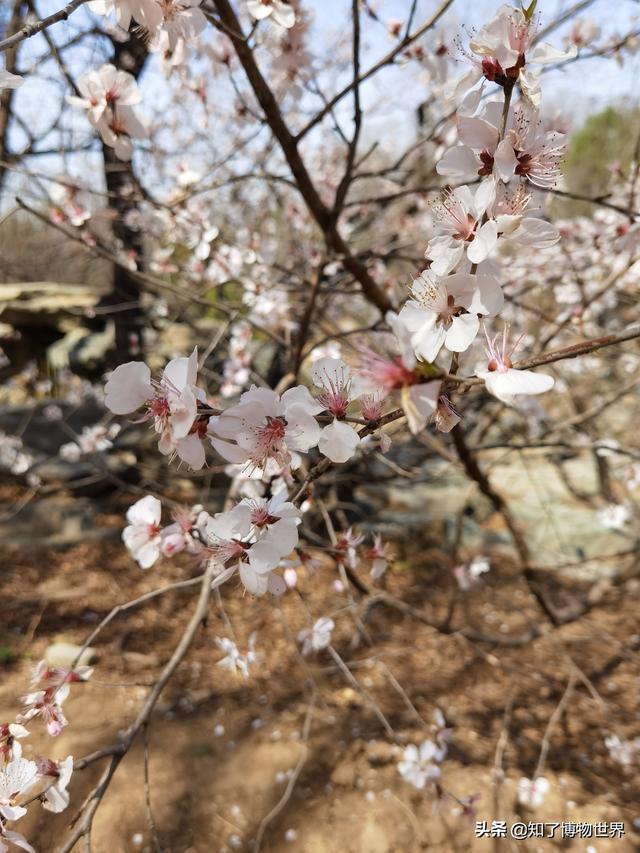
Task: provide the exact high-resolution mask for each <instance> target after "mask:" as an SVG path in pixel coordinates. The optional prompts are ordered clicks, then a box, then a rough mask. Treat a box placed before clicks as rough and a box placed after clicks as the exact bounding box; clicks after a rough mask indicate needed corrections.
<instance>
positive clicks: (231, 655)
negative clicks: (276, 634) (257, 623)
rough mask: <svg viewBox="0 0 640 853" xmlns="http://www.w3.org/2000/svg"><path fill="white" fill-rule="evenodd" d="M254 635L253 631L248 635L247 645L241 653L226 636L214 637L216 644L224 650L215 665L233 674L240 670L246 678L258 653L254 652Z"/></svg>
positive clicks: (255, 635) (255, 661) (256, 659)
mask: <svg viewBox="0 0 640 853" xmlns="http://www.w3.org/2000/svg"><path fill="white" fill-rule="evenodd" d="M256 637H257V634H256V633H255V631H254V632H253V633H252V634H251V636H250V637H249V645H248V647H247V651H246V652H245V654H244V655H243V654H241V653H240V651H239V649H238V647H237V645H236V644H235V643H234V642H233V640H230V639H229V638H228V637H216V645H217V646H218V647H219V648H220V649H221V650H222V651H223V652H225V653H226V654H225V657H223V658H222V660H219V661H218V663H217V665H218V666H220V667H222V668H223V669H227V670H228V671H229V672H231V673H233V674H234V675H235V673H236V672H240V674H241V675H242V676H244V678H248V677H249V674H250V669H251V667H252V666H253V664H255V663H257V662H258V653H257V652H256Z"/></svg>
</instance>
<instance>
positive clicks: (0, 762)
mask: <svg viewBox="0 0 640 853" xmlns="http://www.w3.org/2000/svg"><path fill="white" fill-rule="evenodd" d="M91 673H92V670H91V669H90V668H89V667H86V666H80V667H77V668H76V669H66V668H64V667H51V666H49V664H48V663H47V662H46V661H41V662H40V663H39V664H38V665H37V666H36V668H35V670H34V673H33V679H32V683H31V687H32V688H34V689H33V690H32V692H31V693H28V694H27V695H26V696H24V697H23V699H22V702H23V704H24V706H25V709H24V711H23V712H22V713H21V714H18V716H17V717H16V719H15V722H12V723H1V724H0V853H5V851H7V850H8V849H9V846H8V845H9V844H13V845H15V846H16V847H20V848H21V849H23V850H27V851H28V853H35V851H34V849H33V847H32V846H31V845H30V844H29V842H28V841H27V840H26V839H25V838H24V836H23V835H21V834H20V833H19V832H16V831H15V830H13V829H9V828H8V826H7V824H8V823H12V822H14V821H17V820H19V819H20V818H22V817H24V816H25V815H26V814H27V806H28V805H29V803H31V802H33V801H35V800H39V801H40V802H41V803H42V806H43V808H45V809H46V810H47V811H50V812H56V813H57V812H62V811H64V810H65V809H66V808H67V806H68V805H69V793H68V791H67V787H68V785H69V782H70V780H71V775H72V773H73V756H71V755H68V756H67V757H66V758H64V759H62V760H61V761H52V760H51V759H50V758H45V757H43V756H40V755H36V756H35V757H34V758H33V759H28V758H25V757H24V755H23V751H22V744H21V740H22V739H24V738H26V737H28V736H29V730H28V729H27V728H26V726H25V723H29V722H30V721H31V720H33V719H35V718H39V719H41V720H42V722H43V723H44V724H45V728H46V731H47V733H48V734H49V735H50V736H51V737H56V736H57V735H59V734H60V732H61V731H62V729H63V728H64V727H65V726H66V725H67V720H66V718H65V716H64V713H63V711H62V705H63V703H64V701H65V700H66V698H67V697H68V695H69V691H70V685H71V684H73V683H77V682H82V681H87V679H89V678H90V677H91Z"/></svg>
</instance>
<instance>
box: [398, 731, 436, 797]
mask: <svg viewBox="0 0 640 853" xmlns="http://www.w3.org/2000/svg"><path fill="white" fill-rule="evenodd" d="M444 757H445V751H444V750H443V749H441V748H440V747H439V746H437V745H436V744H435V743H434V742H433V741H432V740H424V741H423V742H422V743H421V744H420V746H419V747H418V746H416V745H415V744H412V743H410V744H409V745H408V746H407V747H405V750H404V752H403V755H402V761H401V762H400V763H399V764H398V773H399V774H400V775H401V776H402V778H403V779H404V780H405V782H408V783H409V784H410V785H413V787H414V788H417V789H418V790H419V791H421V790H422V789H423V788H424V787H425V786H426V785H427V784H428V783H429V782H435V781H437V780H438V779H439V778H440V768H439V767H438V762H440V761H442V760H443V758H444Z"/></svg>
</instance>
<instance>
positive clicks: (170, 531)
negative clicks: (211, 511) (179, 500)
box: [160, 504, 208, 557]
mask: <svg viewBox="0 0 640 853" xmlns="http://www.w3.org/2000/svg"><path fill="white" fill-rule="evenodd" d="M171 514H172V517H173V519H174V521H173V524H169V525H168V526H167V527H163V529H162V530H161V531H160V551H161V552H162V555H163V556H164V557H173V556H174V555H175V554H179V553H180V552H181V551H187V553H189V554H200V553H201V551H202V549H203V548H204V545H203V543H202V539H201V533H202V529H203V526H204V523H205V522H204V519H203V515H204V516H206V517H207V518H208V516H207V514H206V513H203V510H202V507H201V506H200V505H199V504H198V505H196V506H194V507H192V508H191V509H188V508H178V509H174V510H173V511H172V513H171Z"/></svg>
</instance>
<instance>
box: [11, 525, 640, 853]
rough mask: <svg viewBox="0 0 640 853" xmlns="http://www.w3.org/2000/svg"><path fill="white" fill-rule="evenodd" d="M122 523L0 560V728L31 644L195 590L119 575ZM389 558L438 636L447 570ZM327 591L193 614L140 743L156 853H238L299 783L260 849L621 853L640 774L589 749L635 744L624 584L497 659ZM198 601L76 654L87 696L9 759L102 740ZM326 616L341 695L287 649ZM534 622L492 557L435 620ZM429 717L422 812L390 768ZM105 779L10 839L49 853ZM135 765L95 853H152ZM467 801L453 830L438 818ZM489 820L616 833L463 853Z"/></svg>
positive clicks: (134, 759) (400, 590)
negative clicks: (438, 735) (84, 655)
mask: <svg viewBox="0 0 640 853" xmlns="http://www.w3.org/2000/svg"><path fill="white" fill-rule="evenodd" d="M121 519H122V514H121V513H120V511H119V510H117V509H116V510H114V512H113V513H112V514H106V515H103V516H101V518H100V524H101V525H102V526H103V527H104V528H105V534H106V536H105V538H104V540H101V541H93V542H89V543H85V544H80V545H76V546H74V547H71V548H67V549H63V550H54V551H46V552H39V551H36V550H29V551H24V550H19V551H16V550H12V549H11V548H8V549H4V548H3V550H4V557H5V558H4V559H3V563H4V565H3V568H2V576H3V579H2V590H3V592H2V635H1V636H0V647H1V650H2V661H3V663H2V669H1V673H2V679H1V685H0V720H5V719H12V718H13V716H14V715H15V713H16V711H17V710H18V697H19V696H20V695H21V694H22V693H24V692H25V690H26V689H27V687H28V683H29V678H30V668H31V667H32V665H33V663H34V662H36V661H37V660H39V659H40V658H41V657H43V656H44V654H45V651H46V649H47V647H48V645H49V644H50V643H52V642H54V641H57V640H65V641H70V642H75V643H81V642H82V641H83V640H84V639H85V637H86V636H87V635H88V633H89V632H90V630H91V629H92V627H93V626H94V625H95V623H96V622H97V621H98V620H99V619H100V618H102V617H103V616H104V615H106V613H107V612H108V611H109V610H110V609H111V608H112V607H113V606H114V605H116V604H118V603H121V602H124V601H127V600H129V599H132V598H134V597H136V596H138V595H140V594H142V593H144V592H146V591H149V590H151V589H154V588H157V587H159V586H162V585H164V584H167V583H170V582H172V581H174V580H178V579H180V578H182V577H188V576H190V575H192V574H195V573H197V571H198V570H197V568H196V567H195V566H193V565H191V564H190V563H189V560H188V558H185V559H183V560H177V561H174V562H173V563H168V562H165V563H160V564H157V565H156V566H155V567H154V568H152V569H151V570H149V571H147V572H143V571H141V570H140V569H138V567H137V566H136V565H135V563H134V562H133V561H132V560H131V559H130V558H129V557H128V555H127V554H126V552H125V551H124V549H123V547H122V546H121V544H120V542H119V540H118V538H117V537H118V535H119V529H120V526H121ZM396 550H397V552H398V557H399V559H398V561H397V562H396V564H395V566H394V568H393V569H392V570H391V571H390V572H389V573H388V576H387V578H386V580H385V585H386V589H387V590H388V591H389V592H391V593H393V594H394V595H395V596H398V597H399V598H401V599H402V600H404V601H405V602H408V603H409V604H410V605H411V606H412V607H413V608H416V609H417V610H419V611H421V612H424V613H426V614H428V615H429V617H430V618H434V619H436V620H439V619H442V618H443V617H444V615H445V613H446V611H447V608H448V606H449V602H450V600H451V596H452V592H453V589H454V587H453V580H452V576H451V564H450V558H449V557H448V556H447V555H446V554H444V553H442V552H441V551H439V550H438V549H437V548H435V547H433V543H432V542H429V540H428V539H425V541H423V542H420V541H409V542H399V543H396ZM335 580H336V574H335V569H333V568H332V567H331V566H330V565H329V564H327V565H326V566H323V568H321V569H320V570H319V571H318V573H317V574H316V575H315V576H313V577H306V576H304V575H303V574H300V575H299V583H298V587H297V588H296V589H295V590H291V591H289V592H288V593H287V595H286V596H285V597H284V598H283V599H281V600H279V601H275V602H274V601H273V600H269V599H261V600H254V599H251V598H248V597H246V596H243V593H242V590H241V588H240V587H239V585H237V584H236V583H235V582H234V581H232V582H230V583H229V584H227V586H226V587H224V588H223V592H222V596H221V597H219V598H218V599H217V600H213V601H212V605H211V611H210V618H209V620H208V624H207V625H206V627H205V628H203V630H202V631H201V632H200V634H199V635H198V638H197V640H196V643H195V645H194V646H193V648H192V649H191V651H190V653H189V655H188V657H187V659H186V660H185V661H184V662H183V664H182V665H181V666H180V668H179V670H178V672H177V674H176V677H175V678H174V679H173V681H171V682H170V684H169V685H168V687H167V689H166V691H165V693H164V694H163V696H162V698H161V701H160V703H159V705H158V709H157V712H156V714H155V716H154V717H153V722H152V726H151V729H150V732H149V739H150V754H151V758H150V763H149V775H150V792H151V793H150V797H151V805H152V811H153V819H154V822H155V825H156V826H157V829H158V833H159V838H160V842H161V848H162V850H163V851H172V853H187V851H190V853H210V851H232V850H235V849H237V850H252V849H253V846H252V840H253V839H255V837H256V833H257V832H258V828H259V825H260V822H261V821H262V819H263V818H264V817H265V815H267V814H268V813H269V811H270V810H271V809H272V808H273V807H274V805H275V804H276V803H278V802H279V801H280V800H281V799H282V798H283V795H284V794H285V792H286V791H287V786H288V784H289V780H290V778H291V774H292V772H293V771H294V770H295V769H296V768H297V769H298V771H299V773H298V775H297V778H296V780H295V785H292V786H291V792H290V796H289V797H288V799H286V802H284V803H283V804H282V808H281V810H280V811H279V813H278V814H277V815H276V816H274V817H273V819H272V820H271V821H270V822H269V824H268V826H267V827H266V829H265V832H264V839H263V843H262V849H263V850H265V851H304V853H307V852H308V853H334V851H335V853H338V851H349V852H351V851H353V853H391V851H398V853H400V851H402V853H405V851H406V852H407V853H411V851H419V850H433V851H443V853H444V852H445V851H458V850H459V851H466V850H480V851H483V850H487V851H488V850H492V851H493V850H498V851H500V850H505V851H509V850H526V851H538V850H540V851H546V850H553V849H563V850H571V851H589V853H593V851H594V850H595V851H597V853H605V851H610V850H611V851H614V850H615V851H616V853H626V851H632V850H637V849H638V846H639V845H640V834H638V833H639V830H638V827H639V826H640V823H639V822H638V819H639V818H640V805H639V802H640V773H639V769H638V766H637V763H636V764H635V765H633V766H630V767H623V766H621V765H620V764H618V763H616V762H614V761H613V760H612V759H611V758H610V756H609V753H608V751H607V749H606V747H605V744H604V737H605V735H607V734H610V733H615V734H617V735H618V736H620V737H621V738H623V737H624V738H630V739H633V738H634V737H637V736H638V735H640V723H639V719H638V696H639V695H640V694H639V691H638V673H639V668H640V667H639V663H638V657H637V653H636V652H633V651H631V649H633V648H634V647H637V637H635V635H636V634H637V633H638V603H639V598H640V584H638V582H637V581H628V582H627V583H626V585H624V586H616V585H608V586H606V587H605V588H604V589H601V590H599V601H598V603H597V605H596V606H595V607H594V608H593V609H592V610H591V611H590V612H589V614H588V615H587V616H585V617H584V618H583V619H581V620H580V621H578V622H575V623H572V624H568V625H566V626H564V627H562V628H560V629H557V630H548V631H544V632H543V633H542V635H541V636H540V637H538V638H537V639H536V640H534V641H533V642H531V643H529V644H527V645H523V646H522V645H514V646H509V645H495V644H490V643H486V642H476V641H473V642H472V641H469V640H467V639H465V638H464V637H462V636H461V635H460V634H457V633H455V632H453V633H451V634H448V635H443V634H442V633H439V632H438V631H437V630H435V629H434V628H432V627H430V626H429V625H427V624H424V622H421V621H419V620H418V619H416V618H414V617H413V616H411V615H408V614H402V613H400V612H398V610H396V609H393V608H389V607H387V606H385V605H377V606H372V607H366V608H364V607H362V606H361V603H360V604H359V603H358V597H359V594H358V593H357V591H354V592H353V595H354V597H355V598H354V601H355V605H356V606H355V610H354V609H350V608H349V607H348V599H347V598H346V597H345V594H344V592H340V591H337V590H336V588H335V584H334V582H335ZM195 589H196V588H191V589H188V590H183V591H175V592H170V593H167V594H166V595H164V596H161V597H159V598H157V599H155V600H154V601H153V602H150V603H148V604H146V605H145V606H144V607H141V608H140V609H136V610H133V611H131V612H129V613H127V614H123V615H121V616H119V617H117V618H116V619H115V620H114V621H113V622H112V623H111V624H110V625H109V626H108V627H107V628H105V630H104V632H103V633H102V635H101V637H100V638H99V640H98V641H97V642H96V644H95V646H96V649H97V652H98V654H99V660H98V662H97V664H96V669H95V673H94V676H93V678H92V680H91V681H90V682H89V683H88V684H86V685H77V686H74V689H73V690H72V694H71V697H70V699H69V700H68V702H67V704H66V705H65V710H66V712H67V715H68V718H69V720H70V725H69V727H68V728H67V729H65V731H64V732H63V734H62V735H61V736H60V737H59V738H58V739H57V740H55V741H53V740H51V739H46V738H44V737H41V734H40V731H39V726H38V725H34V726H32V730H33V735H32V737H31V738H30V739H29V741H25V744H26V745H25V755H26V756H27V757H28V756H29V755H32V754H34V753H37V752H38V751H39V750H40V751H42V752H45V750H46V754H50V755H52V757H55V758H61V757H64V756H66V755H67V754H69V753H72V754H73V756H74V757H75V758H79V757H81V756H83V755H86V754H88V753H91V752H92V751H94V750H97V749H99V748H101V747H104V746H105V745H108V744H110V743H114V742H115V741H117V738H118V732H119V731H120V730H122V729H124V728H125V727H126V726H127V724H128V723H129V722H130V721H131V719H132V717H133V716H134V714H135V713H136V711H137V709H139V707H140V706H141V703H142V702H143V700H144V698H145V696H146V695H147V692H148V685H149V684H150V683H152V681H153V679H154V677H155V676H156V674H157V673H158V671H159V669H160V667H161V666H162V664H163V663H165V662H166V660H167V659H168V657H169V655H170V654H171V651H172V650H173V648H174V645H175V643H176V641H177V638H178V637H179V635H180V633H181V631H182V630H183V627H184V625H185V624H186V622H187V620H188V618H189V615H190V612H191V610H192V608H193V607H194V603H195V595H196V592H195ZM222 602H223V604H222ZM356 611H357V616H358V618H359V619H360V620H361V621H360V623H359V625H360V627H359V628H358V627H357V622H358V618H356ZM329 614H331V615H333V616H334V618H335V619H336V622H337V628H336V631H335V632H334V636H333V645H334V647H335V649H336V650H337V652H338V653H339V655H340V656H341V657H342V659H343V660H344V661H346V662H347V664H348V666H349V669H350V672H351V677H352V678H354V679H356V681H357V685H355V684H354V683H353V682H351V681H350V680H348V679H347V677H346V676H345V674H344V672H342V671H341V670H340V668H339V667H338V666H336V664H335V662H334V660H333V659H332V658H331V657H330V656H329V654H328V652H321V653H319V654H317V655H315V656H312V657H309V658H305V659H303V658H302V657H301V656H300V654H299V652H298V651H297V648H298V647H297V645H296V642H295V636H296V635H297V633H298V631H299V630H301V629H302V628H305V627H308V626H309V624H310V623H311V622H312V621H313V619H315V618H317V617H318V616H320V615H329ZM539 621H540V617H539V614H538V611H537V609H536V606H535V602H534V601H533V599H532V598H531V596H530V595H529V592H528V590H527V588H526V586H525V585H524V583H523V582H522V580H521V578H520V577H519V575H518V571H517V570H516V568H514V566H513V565H512V564H510V563H509V561H508V559H507V558H505V557H504V556H502V557H499V556H496V557H495V559H494V560H493V561H492V569H491V571H490V572H489V573H488V574H487V575H486V576H485V580H483V583H482V585H481V586H478V587H477V588H475V589H473V590H472V591H471V592H470V593H468V594H467V595H466V596H465V598H464V600H463V601H459V602H458V605H457V607H456V611H455V614H454V624H459V625H462V624H467V625H472V626H473V627H474V628H475V629H476V630H478V631H485V632H488V633H493V634H499V635H502V636H505V637H508V636H517V635H518V634H522V633H523V631H525V630H526V629H527V627H528V625H529V624H531V623H539ZM229 625H231V626H232V627H231V628H230V627H229ZM231 630H232V631H233V634H234V635H235V637H236V640H237V642H238V645H239V646H240V647H241V648H244V647H246V644H247V641H248V637H249V635H250V634H251V633H252V632H254V631H255V632H257V649H258V651H259V652H260V654H261V663H260V666H259V667H257V668H256V669H255V670H254V673H253V674H252V676H251V677H250V678H249V679H247V680H244V679H243V678H242V677H241V676H240V675H232V674H230V673H228V672H226V671H225V670H223V669H221V668H220V667H218V666H217V665H216V662H217V661H219V660H220V659H221V658H222V657H223V653H222V652H221V651H220V650H219V649H218V647H217V646H216V644H215V637H216V636H231ZM634 638H635V639H634ZM634 644H635V646H634ZM572 667H574V669H573V672H574V673H576V683H575V687H574V689H573V690H572V692H571V694H570V695H569V697H568V699H567V701H566V707H565V709H564V712H563V713H562V714H560V715H556V716H557V717H558V719H557V721H556V724H555V726H553V728H552V730H551V731H550V733H549V751H548V756H547V760H546V764H545V768H544V775H545V776H546V777H547V778H548V779H549V781H550V783H551V789H550V792H549V794H548V795H547V798H546V800H545V803H544V806H543V807H541V808H540V809H538V810H536V811H535V812H534V813H528V812H526V811H525V810H523V809H522V808H521V807H519V806H517V804H516V798H515V790H516V784H517V781H518V779H519V778H520V777H521V776H529V777H530V776H531V775H532V774H533V772H534V770H535V767H536V764H537V762H538V758H539V753H540V746H541V742H542V740H543V737H544V734H545V731H547V727H548V725H549V722H550V719H551V717H552V715H553V714H554V711H555V710H556V709H557V708H558V704H559V702H560V700H561V698H562V696H563V694H564V692H565V689H566V687H567V684H568V681H569V678H570V676H571V672H572ZM576 668H577V669H576ZM394 685H401V687H402V690H398V689H397V688H396V686H394ZM373 703H375V704H376V705H377V706H378V708H379V709H380V710H381V711H382V713H383V714H384V716H385V717H386V719H387V721H388V724H389V726H391V727H392V728H393V730H394V732H395V733H396V735H397V737H396V743H394V740H393V738H392V737H391V736H390V735H388V734H387V733H386V732H385V730H384V728H383V725H382V723H381V721H380V718H379V716H378V715H377V714H376V712H375V710H374V709H373ZM310 707H311V710H310ZM436 708H440V709H441V710H442V712H443V713H444V715H445V717H446V720H447V723H448V725H450V726H451V728H452V741H451V745H450V749H449V756H448V757H447V759H446V760H445V762H444V764H443V766H442V787H443V790H444V792H445V793H443V795H442V796H441V797H437V796H435V795H434V794H433V793H424V792H419V791H416V790H414V789H413V788H412V787H410V786H409V785H408V784H407V783H406V782H404V781H403V780H402V778H401V777H400V775H399V774H398V770H397V762H398V760H399V755H400V753H401V744H402V743H404V742H417V743H420V742H421V740H422V739H423V738H425V737H428V736H429V726H430V724H431V721H432V718H433V713H434V711H435V709H436ZM309 714H310V715H311V716H310V717H308V715H309ZM307 719H310V724H309V725H310V728H309V737H308V739H307V740H306V741H305V738H304V736H303V729H304V725H305V720H307ZM103 766H104V764H103V761H98V762H96V763H95V764H92V765H91V766H90V767H89V768H88V769H85V770H84V771H81V772H78V773H77V774H76V775H75V776H74V778H73V780H72V783H71V788H70V790H71V795H72V802H71V806H70V808H69V809H68V810H67V811H66V812H65V813H63V814H61V815H57V816H51V815H49V814H48V813H46V812H43V811H42V810H40V809H39V808H38V807H37V805H36V806H35V807H32V808H31V809H30V813H29V816H28V817H27V818H26V819H25V820H23V821H21V824H20V829H21V830H22V831H24V832H25V834H26V835H27V836H28V837H29V839H30V840H31V841H32V843H33V844H34V845H35V846H36V848H37V850H38V851H40V853H49V851H54V850H55V849H57V847H58V846H59V844H60V843H61V842H62V840H63V838H64V837H65V834H66V831H67V828H68V825H69V822H70V820H71V819H72V818H73V816H74V814H75V813H76V811H77V809H78V807H79V805H80V804H81V803H82V799H83V795H84V794H86V793H87V792H88V791H89V790H90V788H91V786H92V785H93V784H95V781H96V779H97V777H98V775H99V773H100V772H101V769H102V767H103ZM143 766H144V763H143V744H142V742H141V741H138V742H137V743H136V745H135V748H134V749H133V750H132V751H131V753H130V754H129V755H128V756H127V757H126V758H125V760H124V761H123V762H122V764H121V766H120V767H119V769H118V771H117V774H116V776H115V778H114V780H113V782H112V785H111V787H110V789H109V791H108V793H107V795H106V796H105V798H104V801H103V803H102V806H101V807H100V809H99V810H98V812H97V816H96V819H95V823H94V828H93V832H92V836H91V842H92V849H93V850H94V851H98V853H124V851H137V850H141V851H142V850H149V851H152V850H153V849H154V848H153V845H152V840H151V833H150V829H149V823H148V817H147V810H146V805H145V793H144V780H143ZM469 797H473V798H474V800H473V806H474V809H475V814H474V815H473V816H471V817H469V816H465V815H464V814H463V813H462V808H461V805H460V803H459V802H458V801H457V800H456V798H457V799H458V800H461V801H463V802H464V801H465V798H469ZM494 819H499V820H506V821H507V823H508V824H512V823H514V822H516V821H524V822H527V821H537V822H545V821H546V822H548V821H555V822H561V821H573V822H578V821H580V822H591V823H595V822H596V821H609V822H611V821H624V823H625V830H626V835H625V837H624V838H623V839H622V840H612V839H608V838H592V839H584V838H583V839H574V840H568V839H566V840H564V841H561V840H560V839H559V838H556V839H555V841H551V840H547V839H537V838H532V839H529V840H526V841H514V840H512V839H505V840H500V839H477V838H476V837H475V823H474V821H475V820H486V821H489V822H491V821H492V820H494ZM634 821H635V822H636V824H635V828H634ZM78 847H79V849H81V848H82V846H81V845H78Z"/></svg>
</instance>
